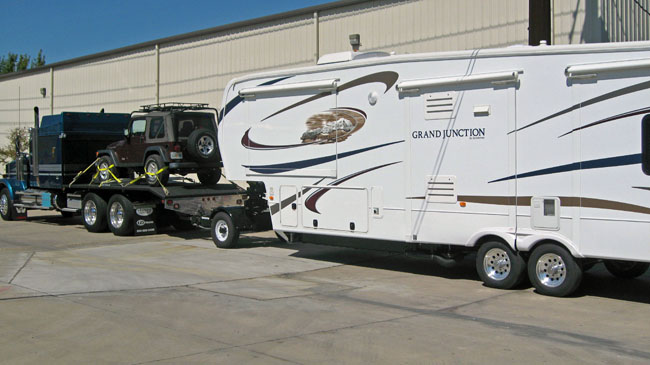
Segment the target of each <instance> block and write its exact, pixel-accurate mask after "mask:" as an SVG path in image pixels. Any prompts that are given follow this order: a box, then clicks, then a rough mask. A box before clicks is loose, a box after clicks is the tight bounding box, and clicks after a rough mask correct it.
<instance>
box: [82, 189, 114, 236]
mask: <svg viewBox="0 0 650 365" xmlns="http://www.w3.org/2000/svg"><path fill="white" fill-rule="evenodd" d="M81 215H82V216H83V221H84V227H86V230H87V231H88V232H105V231H106V230H108V225H107V224H106V200H104V199H102V197H100V196H99V195H97V194H95V193H88V194H86V195H85V196H84V199H83V201H82V202H81Z"/></svg>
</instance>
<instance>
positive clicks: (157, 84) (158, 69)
mask: <svg viewBox="0 0 650 365" xmlns="http://www.w3.org/2000/svg"><path fill="white" fill-rule="evenodd" d="M156 104H160V45H158V44H156Z"/></svg>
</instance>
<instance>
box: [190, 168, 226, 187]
mask: <svg viewBox="0 0 650 365" xmlns="http://www.w3.org/2000/svg"><path fill="white" fill-rule="evenodd" d="M196 175H197V176H198V177H199V181H200V182H201V184H203V185H216V183H218V182H219V179H221V174H220V173H218V172H216V171H207V172H198V173H197V174H196Z"/></svg>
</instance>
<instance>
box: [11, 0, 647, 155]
mask: <svg viewBox="0 0 650 365" xmlns="http://www.w3.org/2000/svg"><path fill="white" fill-rule="evenodd" d="M334 5H335V6H332V5H331V4H326V5H324V6H321V7H315V8H314V9H316V11H312V10H313V9H310V11H306V12H302V13H301V12H294V13H292V15H291V16H289V17H274V18H271V19H266V20H265V21H263V22H259V23H252V24H247V25H242V26H232V27H228V26H226V27H223V28H219V29H217V30H215V31H214V32H211V33H206V34H202V35H201V36H197V37H194V38H189V37H188V38H183V37H181V38H183V39H178V40H175V41H174V42H173V43H169V42H168V43H161V44H159V49H156V47H155V44H154V43H155V42H150V43H149V44H147V45H143V46H142V47H135V48H137V49H135V50H133V49H132V50H129V51H128V52H125V51H115V52H109V55H108V56H107V55H102V56H97V57H92V56H91V57H90V59H84V60H83V61H79V62H76V61H75V62H63V63H61V64H58V65H57V64H55V65H54V66H53V67H54V68H53V73H52V75H53V82H54V88H53V89H54V90H52V87H51V81H52V80H51V74H50V72H49V70H48V69H47V68H46V69H44V70H42V71H38V72H29V73H26V74H25V75H17V76H9V77H4V78H0V144H2V145H4V144H6V143H8V141H7V140H6V138H5V137H6V135H7V132H8V131H9V130H10V129H11V128H13V127H15V126H18V124H19V121H20V124H21V125H23V126H27V125H31V124H32V123H33V116H32V109H33V107H34V106H39V108H40V109H41V111H42V113H41V114H42V115H46V114H50V102H51V101H52V102H53V106H54V108H53V111H54V113H60V112H61V111H99V110H100V109H101V108H105V109H106V111H107V112H130V111H132V110H134V109H136V108H137V107H138V106H139V105H142V104H148V103H155V102H156V100H160V102H167V101H180V102H200V103H208V104H210V106H213V107H219V106H220V105H219V104H220V103H221V96H222V94H223V88H224V86H225V85H226V83H227V82H228V81H229V80H230V79H232V78H234V77H237V76H240V75H243V74H247V73H251V72H258V71H263V70H268V69H278V68H286V67H297V66H303V65H312V64H314V63H315V62H316V59H317V57H318V56H322V55H323V54H327V53H333V52H341V51H347V50H349V49H350V46H349V42H348V35H349V34H352V33H359V34H360V35H361V43H362V45H363V46H362V48H361V50H362V51H372V50H385V51H395V52H397V53H416V52H430V51H449V50H460V49H475V48H490V47H500V46H508V45H512V44H527V43H528V30H527V27H528V0H377V1H363V2H353V3H348V4H345V3H344V4H340V5H339V4H334ZM649 6H650V0H552V7H553V14H554V16H553V22H552V23H553V30H554V32H553V34H554V43H555V44H570V43H585V42H600V41H627V40H641V39H644V40H647V39H648V32H649V29H648V28H649V26H648V14H647V12H646V11H645V10H644V9H650V7H649ZM158 67H159V68H158ZM19 88H20V96H19ZM41 88H46V89H47V94H46V97H43V96H41V95H40V92H39V90H40V89H41ZM52 91H53V92H54V94H53V95H54V97H53V100H50V97H51V96H52ZM19 104H20V107H19Z"/></svg>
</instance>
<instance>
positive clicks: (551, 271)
mask: <svg viewBox="0 0 650 365" xmlns="http://www.w3.org/2000/svg"><path fill="white" fill-rule="evenodd" d="M528 277H529V278H530V282H531V283H532V284H533V286H534V287H535V289H537V292H538V293H540V294H544V295H550V296H553V297H564V296H567V295H569V294H571V293H573V292H574V291H575V290H576V289H577V288H578V286H579V285H580V282H581V281H582V269H581V268H580V265H578V263H577V262H576V260H575V259H574V258H573V256H571V253H569V251H567V250H566V249H565V248H564V247H561V246H558V245H554V244H551V243H546V244H543V245H541V246H539V247H537V248H536V249H535V250H533V253H532V254H531V255H530V258H529V259H528Z"/></svg>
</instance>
